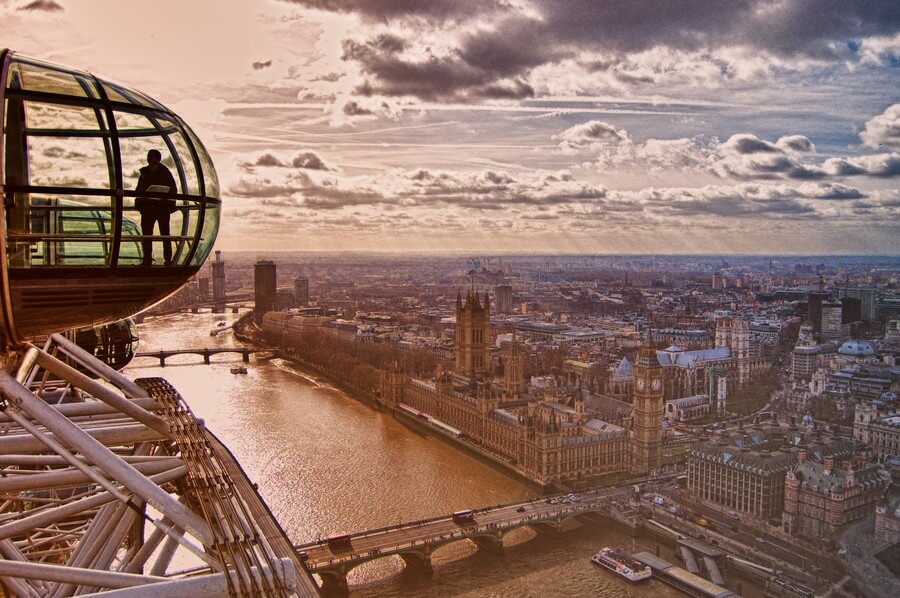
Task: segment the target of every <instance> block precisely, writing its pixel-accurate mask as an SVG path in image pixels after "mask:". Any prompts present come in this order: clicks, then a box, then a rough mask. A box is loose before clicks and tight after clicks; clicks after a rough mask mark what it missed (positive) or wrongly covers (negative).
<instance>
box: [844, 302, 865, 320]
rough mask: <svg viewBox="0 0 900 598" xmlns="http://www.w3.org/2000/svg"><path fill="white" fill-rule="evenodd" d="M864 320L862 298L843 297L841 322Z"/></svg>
mask: <svg viewBox="0 0 900 598" xmlns="http://www.w3.org/2000/svg"><path fill="white" fill-rule="evenodd" d="M861 320H862V300H860V299H855V298H853V297H844V298H842V299H841V324H852V323H853V322H859V321H861Z"/></svg>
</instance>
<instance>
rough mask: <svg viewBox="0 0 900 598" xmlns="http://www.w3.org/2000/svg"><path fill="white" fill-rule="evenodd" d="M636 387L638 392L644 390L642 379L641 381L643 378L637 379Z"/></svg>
mask: <svg viewBox="0 0 900 598" xmlns="http://www.w3.org/2000/svg"><path fill="white" fill-rule="evenodd" d="M637 387H638V390H643V389H644V379H643V378H638V379H637Z"/></svg>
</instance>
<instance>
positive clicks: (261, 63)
mask: <svg viewBox="0 0 900 598" xmlns="http://www.w3.org/2000/svg"><path fill="white" fill-rule="evenodd" d="M250 66H252V67H253V70H254V71H261V70H263V69H267V68H269V67H270V66H272V59H271V58H270V59H269V60H254V61H253V63H252V64H251V65H250Z"/></svg>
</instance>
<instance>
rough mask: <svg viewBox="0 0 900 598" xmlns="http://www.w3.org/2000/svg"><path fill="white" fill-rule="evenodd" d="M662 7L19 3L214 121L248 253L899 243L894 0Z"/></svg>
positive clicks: (46, 46)
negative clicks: (151, 6) (149, 6)
mask: <svg viewBox="0 0 900 598" xmlns="http://www.w3.org/2000/svg"><path fill="white" fill-rule="evenodd" d="M651 8H652V7H651ZM647 10H648V9H644V8H640V7H637V6H632V5H630V4H627V5H622V6H619V3H615V2H613V3H605V4H604V5H603V6H602V7H599V6H595V5H594V4H593V3H590V2H581V1H578V2H568V3H560V2H551V1H544V0H534V1H530V2H526V1H524V0H523V1H503V2H501V1H491V0H469V1H465V2H449V1H440V0H430V1H426V2H417V3H410V4H408V5H407V4H403V3H392V2H381V1H375V2H372V1H369V2H355V1H352V0H344V1H337V2H318V1H314V0H295V1H291V2H288V1H274V0H273V1H264V2H263V1H260V2H252V3H242V4H241V5H238V6H229V8H228V10H222V9H220V8H218V5H215V4H214V3H212V2H204V1H201V2H192V3H191V4H190V5H188V6H183V5H180V4H178V3H174V2H169V1H162V2H158V3H156V4H155V6H154V10H152V11H147V10H143V9H142V8H141V7H140V6H139V5H138V4H137V3H131V2H121V3H114V4H110V3H104V2H78V3H75V2H67V1H65V0H38V1H34V2H28V1H27V0H21V1H15V0H8V1H3V2H0V14H2V15H3V18H4V19H5V20H6V22H7V23H9V26H8V27H7V39H6V43H7V44H8V45H9V47H10V48H12V49H14V50H17V51H20V52H22V53H23V54H27V55H30V56H34V57H37V58H41V59H46V60H51V61H55V62H61V63H64V64H68V65H71V66H74V67H81V68H86V69H88V70H91V71H93V72H96V73H97V74H100V75H103V74H107V73H108V74H114V75H115V78H116V79H119V80H121V81H122V82H123V83H125V84H127V85H134V86H137V87H139V88H141V89H143V90H145V91H146V92H148V93H149V94H150V95H151V96H153V97H155V98H157V99H159V100H160V101H162V102H164V103H165V104H166V105H169V106H171V107H172V108H173V109H174V110H175V111H176V112H177V113H179V114H180V115H181V116H183V117H184V118H185V119H186V120H187V121H188V122H189V123H190V124H191V126H193V127H194V128H195V129H196V130H197V132H198V134H199V135H200V136H201V138H202V139H203V141H204V143H205V144H206V145H207V146H208V148H209V150H210V152H211V153H212V155H213V158H214V160H215V162H216V166H217V168H218V170H219V174H220V179H221V186H222V189H223V200H224V205H223V211H224V214H223V226H222V231H221V234H220V238H219V243H218V245H217V248H219V249H223V250H226V251H235V250H251V251H292V250H307V251H344V250H359V251H365V250H378V251H400V252H408V251H444V252H462V253H485V254H488V253H545V254H556V253H563V254H565V253H575V254H579V253H588V254H590V253H601V254H667V253H680V254H731V253H741V254H780V255H788V254H817V253H826V254H881V255H896V254H897V253H898V249H900V246H898V243H897V239H898V238H900V236H898V234H897V233H898V232H900V231H898V228H900V227H898V224H897V209H898V206H900V195H898V191H897V189H896V177H897V176H900V154H898V153H897V150H898V148H900V106H898V104H897V102H898V99H900V98H898V94H897V92H896V85H895V83H894V81H895V75H896V68H897V65H898V60H900V35H898V33H897V23H898V9H897V8H896V6H895V5H893V4H892V3H887V2H885V3H879V2H873V3H867V4H865V5H861V4H860V5H858V4H846V3H836V2H835V3H826V4H824V5H823V4H822V3H813V2H792V3H784V2H743V3H734V4H730V5H728V6H726V7H721V6H717V7H715V8H710V7H708V6H706V3H703V2H700V3H695V4H692V5H691V6H689V7H686V8H683V9H682V10H674V9H673V10H669V9H665V8H660V7H659V6H657V7H655V8H653V10H652V12H649V11H648V12H643V11H647ZM136 24H139V26H135V25H136ZM673 24H675V25H677V27H675V26H672V25H673ZM98 31H102V32H103V35H97V32H98Z"/></svg>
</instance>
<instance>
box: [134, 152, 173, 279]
mask: <svg viewBox="0 0 900 598" xmlns="http://www.w3.org/2000/svg"><path fill="white" fill-rule="evenodd" d="M136 190H137V191H150V192H154V193H174V192H175V190H176V187H175V177H173V176H172V172H171V171H170V170H169V169H168V168H167V167H166V166H165V165H164V164H163V163H162V154H160V153H159V150H155V149H152V150H150V151H149V152H147V165H146V166H143V167H141V176H140V178H139V179H138V184H137V189H136ZM134 207H135V208H137V210H138V212H140V214H141V235H144V236H145V237H147V236H152V235H153V228H154V226H155V225H156V223H157V222H158V223H159V234H160V236H163V237H168V236H169V234H170V233H169V216H170V215H171V214H172V212H174V211H175V200H174V199H161V198H157V197H140V196H138V197H137V198H136V199H135V200H134ZM141 243H142V245H143V248H144V260H143V262H142V265H143V266H149V265H151V264H152V263H153V261H152V258H153V241H151V240H150V239H144V240H143V241H142V242H141ZM163 258H164V259H165V260H166V263H165V265H166V266H171V265H172V241H170V240H169V239H166V240H165V241H163Z"/></svg>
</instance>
